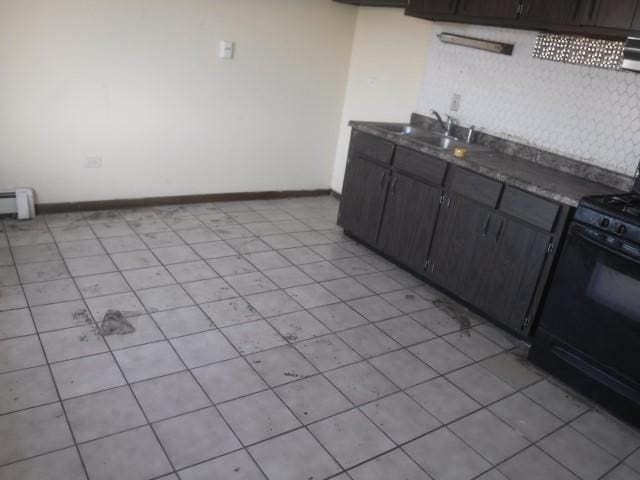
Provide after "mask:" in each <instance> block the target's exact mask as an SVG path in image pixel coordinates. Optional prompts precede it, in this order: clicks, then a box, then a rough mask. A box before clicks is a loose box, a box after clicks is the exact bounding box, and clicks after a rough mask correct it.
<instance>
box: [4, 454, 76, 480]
mask: <svg viewBox="0 0 640 480" xmlns="http://www.w3.org/2000/svg"><path fill="white" fill-rule="evenodd" d="M59 478H64V479H65V480H86V475H85V473H84V469H83V468H82V463H81V462H80V457H79V456H78V452H77V450H76V449H75V447H71V448H66V449H64V450H59V451H57V452H53V453H48V454H46V455H41V456H39V457H34V458H31V459H29V460H24V461H22V462H17V463H12V464H11V465H7V466H4V467H0V479H1V480H12V479H20V480H57V479H59Z"/></svg>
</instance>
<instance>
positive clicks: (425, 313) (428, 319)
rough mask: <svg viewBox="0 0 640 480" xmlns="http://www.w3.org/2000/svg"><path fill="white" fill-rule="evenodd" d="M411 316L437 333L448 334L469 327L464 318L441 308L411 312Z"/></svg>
mask: <svg viewBox="0 0 640 480" xmlns="http://www.w3.org/2000/svg"><path fill="white" fill-rule="evenodd" d="M409 316H410V317H411V318H413V319H414V320H415V321H417V322H418V323H420V324H421V325H422V326H424V327H425V328H428V329H429V330H431V331H432V332H433V333H435V334H436V335H447V334H450V333H453V332H460V331H463V330H465V329H467V328H468V325H467V323H466V322H465V321H464V319H462V318H460V317H455V316H451V315H449V314H448V313H447V312H445V311H444V310H441V309H439V308H429V309H427V310H421V311H419V312H415V313H411V314H409Z"/></svg>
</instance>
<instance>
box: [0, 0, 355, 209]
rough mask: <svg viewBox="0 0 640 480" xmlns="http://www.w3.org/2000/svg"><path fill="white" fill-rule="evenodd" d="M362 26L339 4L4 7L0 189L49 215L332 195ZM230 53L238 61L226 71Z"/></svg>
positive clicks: (177, 1) (77, 1)
mask: <svg viewBox="0 0 640 480" xmlns="http://www.w3.org/2000/svg"><path fill="white" fill-rule="evenodd" d="M356 13H357V9H356V8H354V7H351V6H347V5H341V4H337V3H334V2H332V1H331V0H1V1H0V186H7V187H8V186H32V187H34V188H35V189H36V191H37V194H38V201H39V202H44V203H46V202H65V201H88V200H100V199H114V198H134V197H146V196H165V195H184V194H199V193H220V192H240V191H260V190H278V189H315V188H327V187H328V186H329V183H330V179H331V172H332V162H333V158H334V155H335V146H336V137H337V135H338V127H339V119H340V116H341V112H342V104H343V96H344V91H345V83H346V79H347V72H348V67H349V60H350V56H351V44H352V38H353V31H354V25H355V19H356ZM223 39H224V40H234V41H236V42H237V52H236V59H235V60H233V61H223V60H220V59H218V58H217V50H218V42H219V41H220V40H223ZM87 157H101V158H102V159H103V167H102V168H101V169H86V168H84V164H85V160H86V158H87Z"/></svg>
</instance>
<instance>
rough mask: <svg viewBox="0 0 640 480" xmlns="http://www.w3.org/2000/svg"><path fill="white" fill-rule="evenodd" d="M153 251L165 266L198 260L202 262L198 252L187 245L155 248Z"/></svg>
mask: <svg viewBox="0 0 640 480" xmlns="http://www.w3.org/2000/svg"><path fill="white" fill-rule="evenodd" d="M152 251H153V254H154V255H155V256H156V257H158V260H160V262H161V263H162V264H163V265H171V264H174V263H184V262H194V261H196V260H200V257H199V256H198V255H197V254H196V252H194V251H193V250H192V249H191V248H190V247H188V246H187V245H180V246H174V247H162V248H154V249H153V250H152Z"/></svg>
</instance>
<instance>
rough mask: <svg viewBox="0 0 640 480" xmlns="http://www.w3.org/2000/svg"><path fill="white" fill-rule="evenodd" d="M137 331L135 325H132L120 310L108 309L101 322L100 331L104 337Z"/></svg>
mask: <svg viewBox="0 0 640 480" xmlns="http://www.w3.org/2000/svg"><path fill="white" fill-rule="evenodd" d="M135 331H136V329H135V327H134V326H133V325H131V323H130V322H129V321H128V320H127V319H126V318H125V317H124V315H123V314H122V312H121V311H120V310H107V313H105V314H104V318H103V319H102V323H101V324H100V333H101V334H102V336H103V337H107V336H109V335H126V334H128V333H133V332H135Z"/></svg>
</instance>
